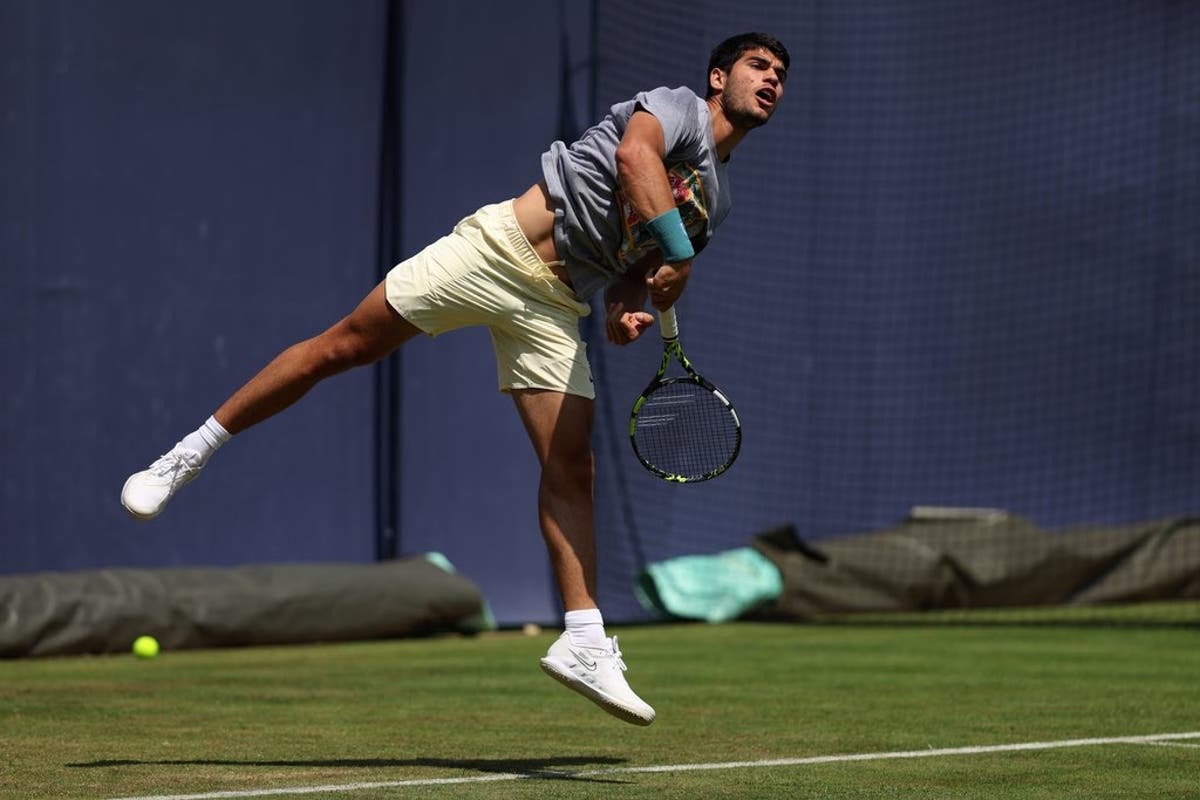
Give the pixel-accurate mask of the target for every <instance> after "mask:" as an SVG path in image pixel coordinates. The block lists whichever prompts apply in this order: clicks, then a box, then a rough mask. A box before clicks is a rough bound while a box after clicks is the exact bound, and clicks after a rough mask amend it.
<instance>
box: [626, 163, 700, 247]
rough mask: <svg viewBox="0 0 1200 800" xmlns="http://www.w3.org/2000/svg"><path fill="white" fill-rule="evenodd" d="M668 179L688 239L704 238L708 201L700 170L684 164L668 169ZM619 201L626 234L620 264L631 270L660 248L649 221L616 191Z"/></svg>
mask: <svg viewBox="0 0 1200 800" xmlns="http://www.w3.org/2000/svg"><path fill="white" fill-rule="evenodd" d="M667 180H668V181H669V182H670V184H671V192H672V193H673V194H674V195H675V206H676V207H677V208H678V209H679V216H681V217H682V218H683V227H684V229H685V230H686V231H687V235H688V238H690V239H695V238H696V237H700V238H701V239H703V238H704V235H705V234H706V233H707V232H708V201H707V200H706V198H705V196H704V184H703V183H701V181H700V173H699V172H697V171H696V168H695V167H693V166H692V165H691V164H687V163H681V164H677V165H675V166H673V167H670V168H668V169H667ZM617 201H618V202H619V203H620V204H621V221H622V222H623V224H624V229H625V236H624V239H623V240H622V242H621V249H620V252H619V254H618V257H619V258H620V260H621V265H622V266H623V267H625V268H626V269H628V268H629V267H631V266H633V265H634V264H636V263H638V262H639V261H641V260H642V259H643V258H645V257H646V255H647V254H648V253H650V252H651V251H652V250H657V249H658V244H657V243H655V241H654V237H653V236H651V235H650V231H648V230H646V221H645V220H644V219H642V217H641V216H640V215H639V214H638V213H637V212H636V211H634V210H633V206H631V205H630V204H629V200H628V199H627V198H626V197H625V193H624V192H623V191H621V190H619V189H618V190H617Z"/></svg>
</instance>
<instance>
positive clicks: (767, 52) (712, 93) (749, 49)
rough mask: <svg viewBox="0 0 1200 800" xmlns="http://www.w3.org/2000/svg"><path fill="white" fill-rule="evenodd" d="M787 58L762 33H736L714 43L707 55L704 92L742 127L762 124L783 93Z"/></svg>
mask: <svg viewBox="0 0 1200 800" xmlns="http://www.w3.org/2000/svg"><path fill="white" fill-rule="evenodd" d="M790 61H791V58H790V56H789V55H788V51H787V48H786V47H784V46H783V42H781V41H779V40H778V39H776V38H775V37H774V36H771V35H769V34H766V33H740V34H738V35H737V36H731V37H729V38H728V39H726V40H725V41H723V42H721V43H720V44H719V45H717V46H716V47H715V48H714V49H713V51H712V55H710V56H709V59H708V93H707V94H706V95H705V97H706V98H708V99H710V100H711V99H712V98H714V97H715V98H717V100H716V101H714V102H719V103H720V105H721V108H722V109H723V110H724V111H725V114H726V116H728V117H729V118H730V120H731V121H733V122H734V124H735V125H739V126H744V127H746V128H753V127H757V126H758V125H763V124H765V123H766V121H767V120H768V119H770V117H771V114H772V113H773V112H774V111H775V105H776V103H778V102H779V98H780V97H782V95H783V82H784V81H785V80H786V79H787V69H788V64H789V63H790Z"/></svg>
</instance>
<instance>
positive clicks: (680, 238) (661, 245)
mask: <svg viewBox="0 0 1200 800" xmlns="http://www.w3.org/2000/svg"><path fill="white" fill-rule="evenodd" d="M646 230H648V231H650V235H651V236H653V237H654V241H655V242H656V243H657V244H658V249H659V250H662V255H663V263H664V264H678V263H679V262H681V261H688V260H690V259H691V258H692V257H693V256H695V255H696V251H695V250H694V249H693V248H692V240H691V239H689V238H688V235H687V229H685V228H684V227H683V217H681V216H679V209H678V208H672V209H671V210H670V211H665V212H663V213H662V214H659V215H658V216H657V217H655V218H654V219H652V220H649V221H648V222H647V223H646Z"/></svg>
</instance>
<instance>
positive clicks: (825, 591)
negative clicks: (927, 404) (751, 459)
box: [639, 509, 1200, 621]
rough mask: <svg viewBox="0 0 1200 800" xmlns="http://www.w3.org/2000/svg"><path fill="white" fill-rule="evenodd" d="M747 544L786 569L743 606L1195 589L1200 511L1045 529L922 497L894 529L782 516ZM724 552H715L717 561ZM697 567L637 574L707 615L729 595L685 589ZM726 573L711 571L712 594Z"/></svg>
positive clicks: (662, 597) (1068, 599)
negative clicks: (810, 527)
mask: <svg viewBox="0 0 1200 800" xmlns="http://www.w3.org/2000/svg"><path fill="white" fill-rule="evenodd" d="M751 546H752V548H753V549H754V550H755V551H756V552H757V553H759V554H760V555H761V556H763V557H764V558H765V559H766V560H767V561H769V562H770V563H771V564H773V565H774V566H775V567H776V568H777V569H778V571H779V574H780V577H781V578H782V581H781V584H778V585H779V586H780V588H779V590H778V591H777V592H776V593H775V596H774V597H773V598H764V597H763V596H762V593H761V592H755V591H751V590H750V588H748V587H740V589H739V593H738V594H739V596H740V597H742V598H745V599H746V600H747V602H746V603H745V605H744V606H743V607H742V608H741V609H740V611H739V612H738V614H737V615H738V616H741V617H744V618H745V617H753V618H755V619H772V620H794V621H803V620H806V619H814V618H817V617H822V616H827V615H830V614H847V613H858V612H889V611H928V610H936V609H961V608H1002V607H1019V606H1049V605H1078V606H1083V605H1100V604H1109V603H1133V602H1144V601H1151V600H1178V599H1195V598H1200V520H1197V519H1188V518H1184V519H1169V520H1162V521H1155V522H1144V523H1138V524H1133V525H1125V526H1114V527H1097V526H1079V527H1075V528H1068V529H1061V530H1055V531H1043V530H1040V529H1038V528H1037V527H1036V526H1034V525H1033V524H1032V523H1030V522H1028V521H1027V520H1024V519H1021V518H1019V517H1015V516H1011V515H1008V514H1005V513H1003V512H979V511H976V510H956V509H916V510H914V514H913V515H912V516H910V518H909V519H907V520H905V521H904V522H903V523H901V524H900V525H898V526H896V527H895V528H891V529H888V530H882V531H877V532H872V533H863V534H856V535H850V536H843V537H836V538H830V539H822V540H820V541H817V542H815V543H808V542H805V541H804V540H802V539H801V538H800V537H799V536H798V535H797V534H796V531H795V529H794V528H793V527H791V526H785V527H782V528H779V529H777V530H773V531H768V532H766V533H763V534H760V535H758V536H756V537H754V539H753V540H752V541H751ZM727 556H728V554H717V555H715V556H713V557H712V558H713V559H714V564H716V565H719V564H720V562H721V561H722V560H723V559H725V558H727ZM673 562H674V563H673ZM693 567H694V562H691V563H689V561H686V560H683V559H680V560H668V561H666V562H660V563H659V564H656V565H653V568H648V569H647V570H645V571H644V572H643V573H642V574H641V575H640V576H639V580H640V581H643V582H646V581H650V582H653V583H654V584H655V585H654V586H653V590H652V591H649V592H647V591H640V592H639V597H644V598H649V599H650V600H652V601H653V603H652V604H651V603H647V605H648V607H653V606H657V607H654V608H653V610H655V611H658V612H660V613H665V614H669V615H672V616H680V617H689V618H699V619H704V618H705V614H704V613H703V611H702V610H697V607H698V603H697V601H701V602H719V603H725V604H726V605H725V607H724V610H725V616H726V618H729V617H731V616H733V615H732V614H729V613H728V603H729V601H730V598H729V597H724V598H717V599H712V598H711V597H709V596H705V597H699V596H692V597H688V598H686V601H681V600H679V596H680V591H681V589H683V588H685V587H687V586H688V585H690V582H689V581H688V580H687V578H686V576H681V575H679V574H677V573H678V570H679V569H689V570H690V569H692V568H693ZM710 569H711V568H710ZM743 579H744V577H743ZM719 585H720V582H719V581H712V580H709V581H707V582H706V586H707V589H708V593H709V595H711V594H712V592H713V588H714V587H719ZM643 602H646V600H645V599H644V600H643Z"/></svg>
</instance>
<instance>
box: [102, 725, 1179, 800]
mask: <svg viewBox="0 0 1200 800" xmlns="http://www.w3.org/2000/svg"><path fill="white" fill-rule="evenodd" d="M1182 739H1200V731H1190V732H1187V733H1156V734H1150V735H1143V736H1105V737H1099V738H1093V739H1064V740H1062V741H1057V742H1021V743H1018V744H994V745H975V746H970V747H943V748H939V749H931V750H901V751H897V752H892V753H843V754H840V755H831V756H808V757H805V758H772V759H764V760H762V761H724V762H717V763H711V764H658V765H652V766H643V767H609V768H606V769H589V770H578V771H573V772H559V773H552V772H545V771H541V772H526V773H503V774H499V775H475V776H466V777H461V778H413V779H410V780H403V781H376V782H372V783H347V784H335V785H330V786H293V787H287V788H280V789H258V790H251V791H232V792H208V793H202V794H173V795H143V796H140V797H120V798H114V799H113V800H220V799H221V798H235V797H273V796H274V797H278V796H281V795H300V794H332V793H339V792H342V793H344V792H355V791H362V790H366V789H395V788H402V787H405V786H437V785H450V784H463V783H495V782H497V781H515V780H527V779H532V778H540V779H542V780H561V779H564V778H567V779H569V778H584V777H589V778H590V777H603V776H605V775H629V774H635V773H653V772H695V771H699V770H713V769H763V768H768V767H802V766H810V765H818V764H837V763H844V762H849V761H884V760H888V759H898V758H944V757H948V756H970V755H987V754H991V753H1015V752H1022V751H1030V750H1057V749H1061V748H1064V747H1097V746H1101V745H1114V744H1172V743H1177V742H1178V741H1179V740H1182Z"/></svg>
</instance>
